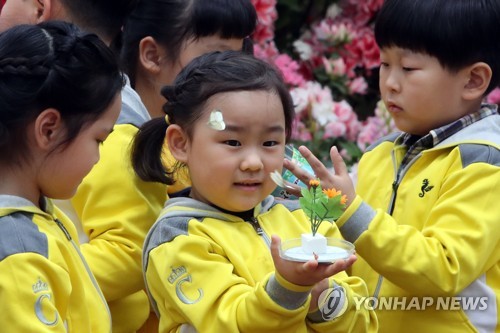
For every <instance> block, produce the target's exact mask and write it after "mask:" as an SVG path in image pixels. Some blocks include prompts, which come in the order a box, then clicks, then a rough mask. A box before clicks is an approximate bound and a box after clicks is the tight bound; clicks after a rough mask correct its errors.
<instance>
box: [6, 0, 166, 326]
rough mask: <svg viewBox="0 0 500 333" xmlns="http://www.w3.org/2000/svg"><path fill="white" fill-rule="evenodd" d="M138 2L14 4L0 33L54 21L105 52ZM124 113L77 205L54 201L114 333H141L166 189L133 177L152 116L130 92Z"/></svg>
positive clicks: (49, 0)
mask: <svg viewBox="0 0 500 333" xmlns="http://www.w3.org/2000/svg"><path fill="white" fill-rule="evenodd" d="M136 2H137V0H106V1H93V2H92V3H91V4H89V1H87V0H43V1H25V0H9V1H8V2H7V3H6V4H5V6H4V7H3V9H2V12H1V13H0V31H2V30H5V29H6V28H8V27H12V26H14V25H15V24H20V23H36V22H45V21H51V20H64V21H69V22H74V23H75V24H77V25H78V26H79V27H80V28H81V29H83V30H85V31H90V32H93V33H95V34H97V35H98V36H99V37H100V38H101V39H102V40H103V41H105V42H106V43H107V44H111V42H112V41H113V40H115V39H116V38H117V35H119V32H120V31H121V28H122V26H123V24H124V21H125V17H126V16H127V15H128V12H129V11H130V10H131V9H132V8H133V6H134V5H135V3H136ZM121 96H122V110H121V112H120V116H119V117H118V120H117V122H116V124H115V127H114V128H113V132H112V133H111V134H110V135H109V137H108V139H107V142H106V145H102V146H101V148H100V156H101V159H100V160H99V163H97V165H96V166H95V167H94V168H93V169H92V171H91V172H90V174H89V175H88V176H87V177H86V178H85V179H84V180H83V182H82V183H81V185H80V186H79V188H78V191H77V197H78V198H79V199H75V200H73V202H70V201H69V200H55V204H56V206H58V208H60V209H62V210H63V211H64V213H66V214H67V215H69V216H70V217H71V220H72V221H73V223H74V224H75V226H76V228H77V231H78V234H79V238H80V243H82V244H81V251H82V253H83V256H84V257H85V260H86V261H87V263H88V265H89V267H90V269H91V270H92V273H93V274H94V276H95V278H96V280H97V282H98V283H99V286H100V287H101V290H102V291H103V294H104V296H105V297H106V300H107V301H108V306H109V309H110V312H111V315H112V317H113V320H112V322H113V332H114V333H131V332H136V331H137V330H138V329H139V328H140V327H141V326H142V325H143V324H144V322H145V321H146V319H147V318H148V316H149V314H150V309H149V301H148V298H147V295H146V293H145V292H144V290H143V289H144V280H143V278H142V270H141V253H142V244H143V242H144V237H145V235H146V232H147V231H148V230H149V228H150V227H151V225H152V224H153V223H154V221H155V219H156V218H157V217H158V214H159V212H160V210H161V207H162V206H163V203H164V202H165V199H166V197H167V196H166V191H167V190H166V187H165V186H164V185H163V184H153V183H145V182H143V181H141V180H140V179H139V178H138V177H136V176H135V174H134V172H133V170H132V168H131V166H130V158H129V157H128V156H129V151H128V147H129V145H130V142H131V141H132V138H133V136H134V134H135V133H136V132H137V130H138V127H139V126H140V125H141V124H142V123H144V122H145V121H147V120H149V119H150V117H149V114H148V111H147V110H146V108H145V107H144V105H143V104H142V102H141V100H140V98H139V96H138V95H137V93H136V92H135V91H134V90H133V89H132V88H131V87H130V85H125V86H124V87H123V90H122V92H121Z"/></svg>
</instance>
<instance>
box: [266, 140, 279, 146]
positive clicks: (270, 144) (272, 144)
mask: <svg viewBox="0 0 500 333" xmlns="http://www.w3.org/2000/svg"><path fill="white" fill-rule="evenodd" d="M277 144H279V142H278V141H266V142H264V146H265V147H273V146H276V145H277Z"/></svg>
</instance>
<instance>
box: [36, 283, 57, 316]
mask: <svg viewBox="0 0 500 333" xmlns="http://www.w3.org/2000/svg"><path fill="white" fill-rule="evenodd" d="M31 288H32V290H33V293H34V294H35V295H38V297H37V299H36V301H35V314H36V317H37V318H38V320H40V321H41V322H42V323H43V324H45V325H47V326H54V325H56V324H57V322H58V321H59V315H58V314H57V312H55V314H54V316H53V317H54V318H53V319H50V318H47V314H48V312H53V311H54V310H53V309H54V308H55V306H54V304H52V301H51V298H52V295H51V293H50V290H49V286H48V284H47V283H46V282H44V281H42V279H41V278H38V280H37V281H36V282H35V283H34V284H33V285H32V286H31ZM47 302H48V303H47ZM50 309H52V310H50Z"/></svg>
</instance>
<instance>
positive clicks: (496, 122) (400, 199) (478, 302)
mask: <svg viewBox="0 0 500 333" xmlns="http://www.w3.org/2000/svg"><path fill="white" fill-rule="evenodd" d="M394 139H395V137H392V138H390V137H388V138H384V139H383V140H381V142H380V143H379V144H378V145H376V146H375V147H373V148H372V149H370V150H369V151H368V152H366V153H365V155H364V156H363V158H362V159H361V161H360V164H359V169H358V176H359V178H358V188H357V193H358V195H359V197H357V198H356V200H355V201H354V202H353V203H352V204H351V205H350V206H349V208H348V210H347V211H346V212H345V214H344V215H343V216H342V217H341V218H340V219H339V220H338V221H337V222H338V226H339V228H340V231H341V233H342V235H343V236H344V238H346V239H347V240H349V241H351V242H354V244H355V246H356V251H357V253H358V255H359V256H358V262H356V264H355V265H354V266H353V267H352V274H353V275H356V276H360V277H361V278H363V279H364V280H365V282H366V283H367V286H368V290H369V293H370V296H371V297H373V298H372V300H371V301H372V304H373V305H375V304H377V303H373V302H378V304H377V306H376V310H377V317H378V319H379V323H380V331H381V332H384V333H390V332H408V333H411V332H415V333H417V332H418V333H421V332H439V333H465V332H496V333H498V332H500V322H499V318H500V246H499V244H500V232H499V226H500V224H499V222H500V202H499V199H500V116H499V115H498V114H497V115H493V116H489V117H486V118H484V119H482V120H480V121H478V122H476V123H474V124H472V125H469V126H468V127H466V128H465V129H463V130H462V131H459V132H457V133H456V134H455V135H453V136H451V137H449V138H448V139H446V140H445V141H443V142H442V143H441V144H439V145H437V146H436V147H434V148H431V149H427V150H424V151H423V152H422V153H420V154H419V155H418V156H417V157H416V158H415V159H414V160H413V161H412V162H411V163H410V164H409V165H408V167H407V168H406V169H405V170H404V171H403V174H402V177H400V179H399V180H398V181H395V179H394V175H395V170H396V168H397V167H398V165H399V162H398V161H400V160H401V155H400V152H399V151H398V150H397V149H395V147H394V143H393V141H394ZM386 212H392V214H391V215H389V214H388V213H386ZM382 302H383V303H382ZM359 304H361V305H362V306H365V305H369V303H364V302H361V301H360V303H359Z"/></svg>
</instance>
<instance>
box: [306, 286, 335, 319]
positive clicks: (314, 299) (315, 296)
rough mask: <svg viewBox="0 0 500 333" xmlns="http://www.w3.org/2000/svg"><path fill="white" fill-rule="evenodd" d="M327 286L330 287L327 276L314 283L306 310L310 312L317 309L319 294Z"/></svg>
mask: <svg viewBox="0 0 500 333" xmlns="http://www.w3.org/2000/svg"><path fill="white" fill-rule="evenodd" d="M328 288H330V280H328V278H325V279H323V280H321V281H319V282H318V283H316V284H315V285H314V287H313V288H312V290H311V302H310V303H309V311H308V312H312V311H314V310H316V309H318V300H319V296H320V295H321V293H322V292H323V291H324V290H326V289H328Z"/></svg>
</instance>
